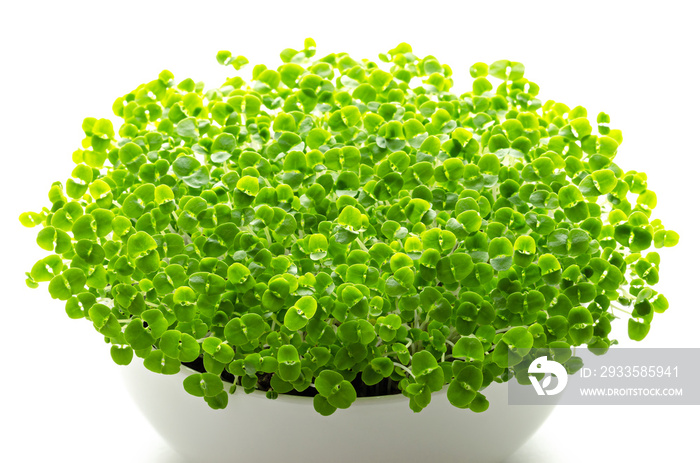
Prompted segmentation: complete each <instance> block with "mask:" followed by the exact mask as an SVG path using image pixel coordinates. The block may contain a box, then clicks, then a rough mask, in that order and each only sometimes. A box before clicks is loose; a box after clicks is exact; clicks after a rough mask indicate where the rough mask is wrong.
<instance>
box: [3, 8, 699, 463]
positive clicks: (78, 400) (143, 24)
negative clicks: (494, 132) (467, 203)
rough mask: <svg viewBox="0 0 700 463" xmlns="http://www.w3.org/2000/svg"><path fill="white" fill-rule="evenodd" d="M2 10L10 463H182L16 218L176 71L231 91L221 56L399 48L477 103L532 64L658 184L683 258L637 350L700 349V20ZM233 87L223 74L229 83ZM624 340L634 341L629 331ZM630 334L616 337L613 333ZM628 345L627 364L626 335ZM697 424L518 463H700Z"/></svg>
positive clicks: (631, 15) (675, 414) (569, 420)
mask: <svg viewBox="0 0 700 463" xmlns="http://www.w3.org/2000/svg"><path fill="white" fill-rule="evenodd" d="M255 3H257V2H250V3H249V2H246V4H245V5H243V4H238V2H235V1H228V2H221V3H214V2H206V1H189V2H183V3H179V2H147V1H139V2H130V1H119V2H116V1H115V2H95V1H93V2H85V3H77V2H69V1H61V2H30V1H24V2H12V3H9V2H6V3H3V4H2V7H1V8H2V12H1V13H0V18H1V19H0V21H1V22H2V25H1V27H0V53H1V56H2V59H1V60H0V69H1V70H0V89H1V91H2V97H1V98H0V134H1V135H2V136H1V137H0V143H1V145H0V165H1V168H0V176H1V179H0V189H1V191H0V198H2V201H3V203H2V214H1V215H0V216H1V217H2V219H1V220H2V226H1V227H0V230H2V231H1V233H2V243H3V245H4V249H3V250H2V252H3V254H2V265H0V271H1V272H2V275H1V278H0V284H1V285H2V291H1V292H0V294H2V296H3V298H2V302H1V307H2V316H1V317H0V327H1V328H0V330H1V331H0V343H1V345H0V353H2V370H1V371H2V372H1V373H0V400H1V401H2V403H1V408H0V424H2V428H3V429H4V430H3V432H2V433H0V460H1V461H6V462H40V461H48V460H51V461H69V460H70V461H71V462H74V463H83V462H92V461H96V460H98V459H99V460H100V461H103V462H117V461H123V460H124V459H128V461H131V462H134V463H136V462H151V463H180V462H182V460H181V459H180V457H178V456H177V455H175V454H174V453H173V452H172V451H171V450H169V449H168V448H167V446H166V445H165V444H164V442H163V441H162V440H161V439H160V438H159V437H158V436H157V435H156V434H155V432H154V431H153V430H151V428H150V427H149V425H148V424H147V423H146V422H145V421H144V419H143V418H141V416H140V415H139V413H138V411H137V410H136V408H135V407H134V406H133V405H132V403H131V402H130V399H129V397H128V396H127V395H126V393H125V392H124V390H123V388H122V385H121V380H120V375H119V371H118V368H119V367H117V366H116V365H114V364H112V362H111V360H110V358H109V349H108V346H107V345H106V344H104V343H103V342H102V339H101V336H100V335H98V334H97V333H95V332H94V330H93V329H92V327H91V325H90V323H89V322H87V321H84V320H82V321H75V320H70V319H69V318H68V317H67V316H66V315H65V313H64V309H63V305H64V304H63V303H62V302H59V301H54V300H52V299H51V298H50V297H49V295H48V293H47V292H46V289H45V285H44V286H43V287H42V288H41V289H39V290H34V291H32V290H29V289H28V288H27V287H26V286H25V284H24V281H23V280H24V274H23V272H25V271H28V270H29V269H30V268H31V266H32V264H33V263H34V262H35V261H36V260H37V259H38V258H40V257H43V255H44V252H43V251H42V250H41V249H39V248H38V247H37V246H36V244H35V243H34V238H35V234H36V229H34V230H28V229H25V228H23V227H21V226H20V224H19V222H18V220H17V217H18V215H19V214H20V213H21V212H23V211H27V210H39V209H40V208H41V207H42V206H45V205H48V204H49V203H48V199H47V197H46V193H47V191H48V188H49V186H50V184H51V183H52V182H53V181H56V180H60V181H65V179H66V178H67V177H68V176H69V174H70V171H71V170H72V162H71V153H72V152H73V150H75V149H76V148H78V147H79V143H80V140H81V138H82V132H81V128H80V126H81V122H82V120H83V118H84V117H86V116H94V117H98V118H99V117H112V114H111V105H112V102H113V101H114V99H115V98H116V97H118V96H121V95H123V94H125V93H127V92H128V91H130V90H131V89H133V88H135V87H136V86H137V85H138V84H140V83H141V82H146V81H149V80H152V79H154V78H156V76H157V75H158V73H159V72H160V71H161V70H162V69H166V68H167V69H170V70H171V71H173V72H174V73H175V76H176V79H177V80H178V81H179V80H181V79H184V78H186V77H192V78H193V79H194V80H195V81H199V80H204V81H205V82H207V83H208V84H209V85H219V84H220V83H221V82H222V81H223V79H224V78H225V77H227V75H228V74H229V72H228V70H227V69H224V68H222V67H221V66H219V65H218V64H217V63H216V60H215V54H216V52H217V51H218V50H220V49H228V50H231V51H232V52H233V53H234V55H236V54H242V55H245V56H247V57H248V58H249V59H250V60H251V62H252V63H253V64H257V63H265V64H267V65H268V67H273V68H274V67H276V66H277V65H279V64H280V61H279V57H278V56H279V55H278V54H279V51H281V50H282V49H283V48H287V47H291V48H300V47H301V46H302V43H303V39H304V38H305V37H313V38H314V39H316V42H317V43H318V48H319V51H318V55H317V56H323V55H325V54H327V53H331V52H339V51H347V52H349V53H350V54H351V55H352V56H353V57H355V58H369V59H375V60H376V56H377V54H378V53H379V52H384V51H386V50H388V49H390V48H393V47H394V46H395V45H396V44H398V43H399V42H402V41H405V42H408V43H410V44H412V45H413V47H414V51H415V53H416V54H417V55H418V56H424V55H427V54H432V55H435V56H436V57H437V58H438V59H439V60H440V61H441V62H444V63H447V64H450V65H451V66H452V69H453V71H454V73H455V75H456V76H455V80H456V83H457V86H458V89H459V88H464V89H466V85H467V84H469V82H470V79H469V77H468V68H469V66H470V65H471V64H472V63H474V62H476V61H485V62H487V63H490V62H492V61H495V60H497V59H510V60H514V61H520V62H523V63H525V65H526V77H528V78H530V79H531V80H533V81H535V82H537V83H538V84H539V85H540V87H541V92H540V97H541V98H542V99H543V100H546V99H556V100H557V101H561V102H564V103H566V104H568V105H569V106H570V107H573V106H576V105H579V104H581V105H583V106H585V107H587V108H588V109H589V115H591V116H592V117H595V114H597V113H598V111H601V110H603V111H605V112H607V113H608V114H610V115H611V118H612V124H611V125H612V127H613V128H619V129H621V130H622V132H623V135H624V137H625V141H624V143H623V144H622V146H621V148H620V150H619V154H618V156H617V159H616V161H617V162H618V164H619V165H620V166H621V167H622V168H623V169H625V170H631V169H634V170H641V171H644V172H647V173H648V174H649V185H650V188H651V189H653V190H655V191H657V193H658V198H659V200H658V208H657V210H656V213H655V217H658V218H661V219H662V220H663V222H664V224H665V225H666V226H667V228H670V229H674V230H676V231H678V232H679V233H680V235H681V244H680V245H679V246H677V247H676V248H672V249H665V250H663V252H662V265H661V283H660V284H659V285H658V288H659V289H660V290H661V291H662V292H663V293H664V294H665V295H666V296H667V297H668V299H669V301H670V303H671V308H670V309H669V310H668V312H666V313H665V314H663V315H659V316H657V317H656V318H655V320H654V322H653V324H652V329H651V332H650V334H649V336H648V337H647V339H646V340H645V342H644V343H643V344H641V345H642V346H647V347H698V336H697V334H696V330H697V327H698V326H700V315H699V311H700V307H698V305H699V304H698V301H697V298H696V291H697V287H698V283H697V278H698V277H697V275H698V272H697V271H696V270H695V269H696V265H697V263H698V262H699V261H698V258H700V255H699V253H698V244H697V241H698V238H699V236H698V231H697V228H696V227H697V226H698V223H699V221H698V219H697V216H698V202H699V201H698V193H697V192H698V188H699V187H700V184H699V183H700V182H698V177H697V176H698V164H699V161H698V158H699V156H700V149H698V143H699V142H698V130H699V128H700V118H699V116H698V103H699V99H700V98H699V97H698V94H699V91H698V87H699V85H698V81H699V80H698V78H699V77H700V65H699V64H698V63H699V62H700V61H699V60H698V53H697V47H698V44H699V43H700V40H699V38H700V37H699V36H698V32H697V30H698V29H697V27H696V26H697V25H696V20H697V14H698V11H697V9H696V7H695V2H692V1H686V2H682V1H668V0H667V1H663V2H653V3H652V2H649V3H646V2H632V1H624V2H614V1H607V2H600V3H598V2H594V1H586V2H583V1H580V2H563V1H562V2H551V3H550V2H535V1H528V2H520V3H509V2H507V1H499V2H488V1H486V0H481V1H478V2H468V1H462V2H454V3H453V2H440V1H432V2H431V1H424V2H420V3H415V4H414V3H410V2H381V1H378V0H377V1H373V2H366V3H365V2H361V1H357V0H353V1H348V2H331V1H328V2H314V3H312V2H302V1H298V2H291V1H290V2H285V3H282V4H275V3H273V2H263V1H260V2H259V3H257V5H256V4H255ZM229 69H230V68H229ZM622 325H624V323H623V324H622ZM618 328H619V326H618ZM622 328H623V329H620V330H617V333H618V337H619V339H621V341H622V342H621V344H622V345H630V344H632V342H630V341H626V342H625V341H624V337H625V330H624V326H622ZM698 412H700V409H699V407H697V406H688V407H658V406H656V407H654V406H647V407H581V406H567V407H564V406H562V407H559V408H558V409H557V410H556V411H555V412H554V414H553V415H552V416H551V418H550V420H549V421H548V422H547V423H546V424H545V425H544V426H543V427H542V428H541V430H540V431H539V432H538V433H537V434H536V435H535V437H534V438H533V439H532V440H531V441H530V442H529V443H528V444H526V445H525V446H524V447H523V448H522V449H520V451H519V452H518V453H517V454H516V455H514V456H513V457H512V458H511V459H509V460H508V463H525V462H540V463H548V462H557V463H559V462H579V461H580V462H583V461H598V462H616V461H636V462H651V461H657V460H659V459H661V460H663V461H666V460H678V461H698V456H697V453H696V452H697V451H696V449H697V446H696V439H697V436H696V433H697V429H698V425H697V414H698Z"/></svg>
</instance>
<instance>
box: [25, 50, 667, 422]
mask: <svg viewBox="0 0 700 463" xmlns="http://www.w3.org/2000/svg"><path fill="white" fill-rule="evenodd" d="M280 56H281V58H282V61H283V64H282V65H280V66H278V67H277V68H276V69H272V68H267V67H266V66H265V65H262V64H259V65H257V66H255V67H254V68H253V70H252V80H251V81H250V82H246V81H244V80H243V79H242V78H241V77H238V76H236V77H232V78H230V79H228V80H227V81H226V82H224V84H223V85H222V86H220V87H218V88H213V89H209V90H205V87H204V85H203V84H202V83H195V81H193V80H192V79H185V80H183V81H180V82H179V83H176V82H175V81H174V77H173V75H172V74H171V73H170V72H169V71H163V72H162V73H160V75H159V76H158V78H157V79H155V80H153V81H151V82H148V83H146V84H142V85H140V86H139V87H138V88H136V89H135V90H133V91H132V92H130V93H128V94H126V95H124V96H123V97H120V98H118V99H117V100H116V101H115V103H114V105H113V108H112V109H113V111H114V114H115V115H116V116H117V117H119V118H121V119H122V122H121V123H120V126H119V128H118V131H117V132H115V130H114V128H113V125H112V123H111V122H110V121H109V120H108V119H95V118H87V119H85V121H84V122H83V131H84V132H85V139H84V140H83V142H82V147H81V148H80V149H78V150H77V151H75V152H74V153H73V160H74V161H75V164H76V167H75V169H74V170H73V172H72V174H71V176H70V178H68V179H67V181H66V182H65V183H60V182H56V183H54V184H53V185H52V186H51V188H50V190H49V200H50V202H51V206H50V207H49V208H44V209H42V210H41V212H38V213H34V212H29V213H25V214H22V215H21V217H20V220H21V222H22V223H23V224H24V225H26V226H28V227H33V226H37V225H39V226H40V228H41V230H40V231H39V233H38V235H37V243H38V244H39V246H41V247H42V248H43V249H45V250H46V251H48V252H50V253H51V254H49V255H48V256H47V257H45V258H43V259H41V260H40V261H39V262H37V263H36V264H35V265H34V266H33V267H32V269H31V271H30V272H29V273H28V274H27V284H28V285H29V286H30V287H36V286H38V283H40V282H48V290H49V293H50V294H51V296H52V297H53V298H55V299H60V300H63V301H65V302H66V312H67V314H68V316H69V317H71V318H76V319H79V318H86V319H87V320H89V321H90V322H92V324H93V326H94V328H95V329H96V330H97V331H98V332H99V333H100V334H102V335H103V336H104V337H105V340H106V341H107V342H108V343H110V344H111V345H112V347H111V354H112V358H113V359H114V361H115V362H116V363H117V364H120V365H126V364H129V363H130V362H131V361H133V360H134V358H133V357H134V356H136V357H138V359H139V361H141V362H143V365H144V366H145V367H146V368H148V369H149V370H151V371H153V372H156V373H161V374H175V373H177V372H178V371H180V369H181V365H182V364H185V365H187V366H189V367H191V368H193V369H194V370H195V371H192V370H189V371H191V374H190V375H189V376H187V378H186V379H185V380H184V388H185V390H186V391H187V392H189V393H190V394H192V395H195V396H198V397H202V398H203V399H204V400H205V401H206V402H207V403H208V404H209V405H210V406H211V407H212V408H215V409H218V408H224V407H226V405H227V402H228V396H229V394H231V393H233V392H234V390H236V388H237V387H240V388H242V389H243V390H244V391H245V392H252V391H254V390H256V389H257V390H263V391H267V395H268V397H270V398H275V397H277V395H278V394H287V393H295V394H306V395H310V396H313V405H314V407H315V409H316V410H317V411H318V412H319V413H320V414H322V415H330V414H332V413H334V412H335V411H336V410H337V409H339V408H341V409H344V408H348V407H349V406H350V405H351V404H352V403H353V402H354V401H355V399H356V398H357V397H358V396H367V395H380V394H390V393H398V392H400V393H402V394H404V395H405V396H407V397H408V398H409V406H410V407H411V409H412V410H414V411H420V410H421V409H423V408H424V407H426V406H427V405H428V404H429V403H430V400H431V396H432V394H433V393H434V392H437V391H440V390H441V389H443V388H447V398H448V399H449V401H450V402H451V403H452V404H454V405H455V406H456V407H460V408H469V409H471V410H473V411H475V412H480V411H483V410H486V409H487V407H488V401H487V398H486V397H485V396H484V394H483V393H482V391H483V390H484V389H485V388H486V387H487V386H488V385H489V384H491V383H492V382H503V381H507V380H508V379H509V378H511V377H513V376H515V377H516V378H517V379H519V380H525V381H526V378H524V376H525V375H526V367H527V364H528V363H529V362H527V361H526V360H527V359H528V358H529V359H531V358H534V357H537V356H540V355H547V354H548V353H552V354H555V357H556V358H557V360H559V361H561V362H563V363H564V364H565V365H566V366H567V368H568V369H569V370H570V371H574V370H575V369H576V368H578V367H579V366H580V359H577V358H576V357H572V356H571V351H570V349H571V347H572V346H582V345H585V346H588V347H589V348H596V349H602V350H605V349H607V348H608V347H609V346H610V345H611V344H614V343H615V342H616V341H614V340H611V339H609V334H610V328H611V321H613V319H615V318H617V317H618V315H620V314H623V313H627V314H629V320H628V324H629V325H628V327H629V336H630V337H631V338H632V339H634V340H638V341H639V340H642V339H643V338H644V337H645V336H646V334H647V333H648V331H649V327H650V324H651V322H652V319H653V316H654V314H655V313H661V312H664V311H665V310H666V309H667V308H668V302H667V300H666V299H665V298H664V297H663V296H662V295H661V294H659V293H657V291H655V290H654V289H653V287H654V285H655V284H656V283H657V282H658V280H659V274H658V268H659V254H658V253H656V252H653V251H650V249H651V248H652V246H654V247H655V248H661V247H670V246H674V245H675V244H676V243H677V242H678V235H677V234H676V233H675V232H673V231H670V230H665V229H664V227H663V226H662V224H661V222H660V221H659V220H658V219H652V218H651V212H652V210H653V209H654V207H655V206H656V194H655V193H654V192H653V191H652V190H650V189H649V188H648V186H647V176H646V175H645V174H643V173H641V172H636V171H633V170H632V171H624V170H623V169H622V168H621V167H619V166H618V165H617V164H616V163H615V162H614V161H615V155H616V153H617V151H618V148H619V146H620V144H621V143H622V135H621V133H620V131H619V130H614V129H610V128H609V127H608V123H609V121H610V119H609V117H608V116H607V115H606V114H604V113H601V114H599V115H598V116H597V118H596V122H595V123H593V124H592V123H591V122H590V121H589V119H588V114H587V112H586V109H585V108H583V107H581V106H577V107H575V108H569V107H568V106H566V105H564V104H562V103H556V102H554V101H551V100H549V101H546V102H545V103H542V102H541V100H539V99H538V98H537V96H538V93H539V87H538V86H537V84H535V83H534V82H531V81H529V80H527V79H526V78H525V77H524V67H523V65H522V64H520V63H517V62H511V61H496V62H494V63H493V64H491V65H490V66H489V65H486V64H484V63H476V64H475V65H473V66H472V67H471V68H470V73H471V76H472V77H473V78H474V81H473V84H472V90H471V91H469V92H466V93H464V94H461V95H457V94H454V93H452V92H451V88H452V84H453V81H452V78H451V76H452V69H451V68H450V67H449V66H447V65H445V64H441V63H440V62H439V61H438V60H437V59H436V58H435V57H434V56H427V57H424V58H418V57H417V56H416V55H414V54H413V52H412V50H411V47H410V46H409V45H408V44H405V43H402V44H400V45H398V46H397V47H396V48H394V49H392V50H390V51H389V52H387V53H385V54H380V55H379V59H380V62H373V61H369V60H355V59H353V58H352V57H351V56H350V55H348V54H346V53H334V54H330V55H327V56H325V57H323V58H321V59H316V60H313V59H312V58H313V57H314V56H315V44H314V42H313V40H311V39H307V40H306V41H305V43H304V48H303V50H301V51H297V50H292V49H285V50H284V51H282V53H281V54H280ZM217 60H218V61H219V63H221V64H222V65H227V66H228V65H231V66H233V67H234V68H235V69H236V70H238V69H240V68H241V67H242V66H244V65H245V64H246V63H247V62H248V60H247V59H246V58H244V57H242V56H238V57H234V56H233V55H232V54H231V53H230V52H227V51H222V52H219V54H218V55H217ZM494 79H495V80H496V81H497V82H500V83H497V84H494V83H492V82H493V81H494ZM596 132H597V133H596ZM533 348H534V349H535V351H534V352H535V353H534V354H530V352H531V350H532V349H533Z"/></svg>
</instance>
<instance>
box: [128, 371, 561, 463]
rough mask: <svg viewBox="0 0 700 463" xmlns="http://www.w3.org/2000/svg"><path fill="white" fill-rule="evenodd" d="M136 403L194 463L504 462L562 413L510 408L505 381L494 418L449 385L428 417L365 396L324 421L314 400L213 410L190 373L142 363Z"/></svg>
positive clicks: (397, 402) (402, 402)
mask: <svg viewBox="0 0 700 463" xmlns="http://www.w3.org/2000/svg"><path fill="white" fill-rule="evenodd" d="M122 371H123V377H124V381H125V383H126V387H127V388H128V390H129V392H130V393H131V395H132V396H133V399H134V401H135V402H136V404H137V405H138V407H139V408H140V409H141V411H142V413H143V414H144V415H145V416H146V418H147V419H148V420H149V421H150V422H151V424H152V425H153V427H154V428H155V429H156V431H158V433H159V434H160V435H161V436H162V437H163V438H164V439H165V440H166V441H167V442H168V443H169V444H170V445H171V446H172V447H173V449H175V450H176V451H177V452H178V453H180V454H182V455H183V456H184V457H186V458H188V459H189V460H190V461H192V462H194V463H199V462H207V463H231V462H256V461H257V462H261V461H262V462H269V461H285V462H290V463H302V462H304V463H317V462H318V463H321V462H323V463H351V462H352V463H356V462H378V463H393V462H397V463H398V462H401V463H408V462H419V461H434V462H440V463H452V462H460V463H497V462H500V461H502V460H504V459H505V458H507V457H508V456H509V455H511V454H512V453H513V452H514V451H515V450H517V449H518V447H520V446H521V445H522V444H524V443H525V441H527V439H528V438H529V437H530V436H531V435H532V434H533V433H534V432H535V431H536V430H537V429H538V428H539V427H540V425H542V423H543V422H544V421H545V420H546V419H547V417H548V416H549V414H550V413H551V412H552V410H553V408H554V406H546V405H541V406H540V405H537V406H527V405H508V386H507V384H496V383H494V384H492V385H490V386H489V387H488V388H487V389H486V390H485V395H486V397H487V399H488V400H489V402H490V407H489V409H488V410H487V411H486V412H483V413H479V414H477V413H474V412H472V411H470V410H462V409H458V408H456V407H454V406H452V405H451V404H450V403H449V401H448V400H447V395H446V390H447V387H445V388H444V389H443V390H442V391H440V392H438V393H434V394H433V398H432V401H431V403H430V405H428V407H427V408H425V409H424V410H423V411H421V412H420V413H414V412H413V411H411V409H410V408H409V407H408V399H407V398H406V397H404V396H402V395H392V396H383V397H365V398H359V399H357V400H356V401H355V403H353V404H352V406H351V407H350V408H348V409H346V410H337V411H336V412H335V413H334V414H333V415H331V416H328V417H323V416H321V415H319V414H318V413H317V412H316V411H315V410H314V408H313V405H312V403H311V401H312V399H310V398H308V397H300V396H289V395H280V396H279V397H278V398H277V399H276V400H270V399H268V398H266V397H265V393H263V392H258V391H256V392H254V393H252V394H245V393H244V392H243V390H242V389H241V388H238V390H237V391H236V393H235V394H233V395H230V396H229V403H228V407H227V408H226V409H224V410H212V409H211V408H209V406H208V405H207V404H206V403H205V402H204V400H203V399H200V398H197V397H193V396H191V395H189V394H188V393H187V392H185V390H184V389H183V387H182V381H183V380H184V378H185V377H187V375H188V374H191V373H192V370H189V369H187V368H184V367H183V369H182V371H180V373H178V374H176V375H172V376H164V375H158V374H155V373H152V372H150V371H148V370H146V369H145V368H144V367H143V366H142V365H141V364H140V362H133V363H132V365H130V366H128V367H124V368H122Z"/></svg>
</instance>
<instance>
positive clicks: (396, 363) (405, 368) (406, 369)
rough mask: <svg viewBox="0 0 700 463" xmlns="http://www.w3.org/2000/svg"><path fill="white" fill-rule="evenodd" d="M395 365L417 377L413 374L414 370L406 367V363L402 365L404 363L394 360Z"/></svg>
mask: <svg viewBox="0 0 700 463" xmlns="http://www.w3.org/2000/svg"><path fill="white" fill-rule="evenodd" d="M394 366H397V367H399V368H401V369H402V370H404V371H405V372H406V373H408V374H409V375H411V377H412V378H413V379H416V377H415V375H414V374H413V372H412V371H411V370H410V369H409V368H408V367H406V366H405V365H402V364H400V363H399V362H394Z"/></svg>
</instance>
